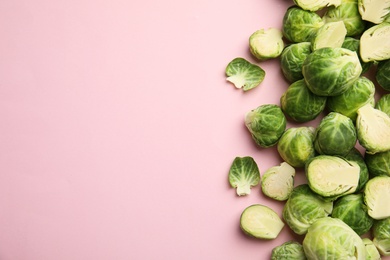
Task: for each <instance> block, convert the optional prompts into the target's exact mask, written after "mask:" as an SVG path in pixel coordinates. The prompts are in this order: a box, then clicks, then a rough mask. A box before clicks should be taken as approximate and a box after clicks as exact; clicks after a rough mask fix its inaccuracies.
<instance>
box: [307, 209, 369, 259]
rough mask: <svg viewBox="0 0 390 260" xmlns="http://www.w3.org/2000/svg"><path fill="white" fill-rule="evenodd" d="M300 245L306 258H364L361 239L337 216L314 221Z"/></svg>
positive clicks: (363, 246) (364, 250) (363, 247)
mask: <svg viewBox="0 0 390 260" xmlns="http://www.w3.org/2000/svg"><path fill="white" fill-rule="evenodd" d="M302 245H303V250H304V251H305V255H306V257H307V258H308V259H351V260H352V259H354V260H366V247H365V245H364V243H363V240H362V239H361V238H360V236H359V235H358V234H356V233H355V231H353V229H352V228H350V227H349V226H348V225H347V224H345V223H344V222H343V221H342V220H340V219H337V218H331V217H326V218H321V219H319V220H317V221H316V222H314V223H313V224H312V225H311V226H310V228H309V229H308V231H307V234H306V236H305V238H304V239H303V243H302Z"/></svg>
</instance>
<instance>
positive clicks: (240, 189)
mask: <svg viewBox="0 0 390 260" xmlns="http://www.w3.org/2000/svg"><path fill="white" fill-rule="evenodd" d="M259 182H260V171H259V168H258V166H257V164H256V162H255V160H254V159H253V158H252V157H250V156H245V157H236V158H235V159H234V161H233V163H232V165H231V167H230V170H229V183H230V186H232V187H233V188H236V189H237V190H236V192H237V195H238V196H242V195H248V194H250V193H251V187H253V186H256V185H257V184H259Z"/></svg>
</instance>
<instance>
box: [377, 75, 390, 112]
mask: <svg viewBox="0 0 390 260" xmlns="http://www.w3.org/2000/svg"><path fill="white" fill-rule="evenodd" d="M389 73H390V72H389ZM375 108H376V109H378V110H380V111H382V112H384V113H386V114H387V115H388V116H390V94H386V95H383V96H382V97H381V98H379V100H378V101H377V102H376V104H375Z"/></svg>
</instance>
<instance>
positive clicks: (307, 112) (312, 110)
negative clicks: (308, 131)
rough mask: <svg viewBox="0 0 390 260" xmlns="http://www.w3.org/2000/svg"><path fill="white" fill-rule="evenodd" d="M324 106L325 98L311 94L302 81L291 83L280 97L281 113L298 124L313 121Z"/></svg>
mask: <svg viewBox="0 0 390 260" xmlns="http://www.w3.org/2000/svg"><path fill="white" fill-rule="evenodd" d="M325 105H326V97H322V96H318V95H315V94H313V93H312V92H311V91H310V90H309V88H308V87H307V85H306V83H305V81H304V80H303V79H300V80H298V81H295V82H294V83H292V84H291V85H290V86H289V87H288V88H287V90H286V91H285V92H284V93H283V94H282V96H281V97H280V107H281V108H282V111H283V112H284V113H285V115H287V116H289V117H290V118H291V119H292V120H294V121H295V122H299V123H304V122H308V121H311V120H313V119H315V118H316V117H317V116H318V115H319V114H321V112H322V111H323V110H324V108H325Z"/></svg>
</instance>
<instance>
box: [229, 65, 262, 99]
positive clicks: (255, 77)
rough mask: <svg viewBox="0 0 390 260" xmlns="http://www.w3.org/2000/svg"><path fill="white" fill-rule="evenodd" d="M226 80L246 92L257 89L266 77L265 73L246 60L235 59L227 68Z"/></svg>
mask: <svg viewBox="0 0 390 260" xmlns="http://www.w3.org/2000/svg"><path fill="white" fill-rule="evenodd" d="M225 73H226V76H227V78H226V80H227V81H229V82H231V83H233V84H234V86H235V87H236V88H242V89H243V90H244V91H247V90H250V89H252V88H255V87H257V86H258V85H259V84H260V83H261V82H262V81H263V80H264V77H265V71H264V70H263V69H262V68H260V67H259V66H257V65H255V64H252V63H250V62H249V61H247V60H245V59H244V58H235V59H233V60H232V61H231V62H229V64H228V65H227V67H226V71H225Z"/></svg>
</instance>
